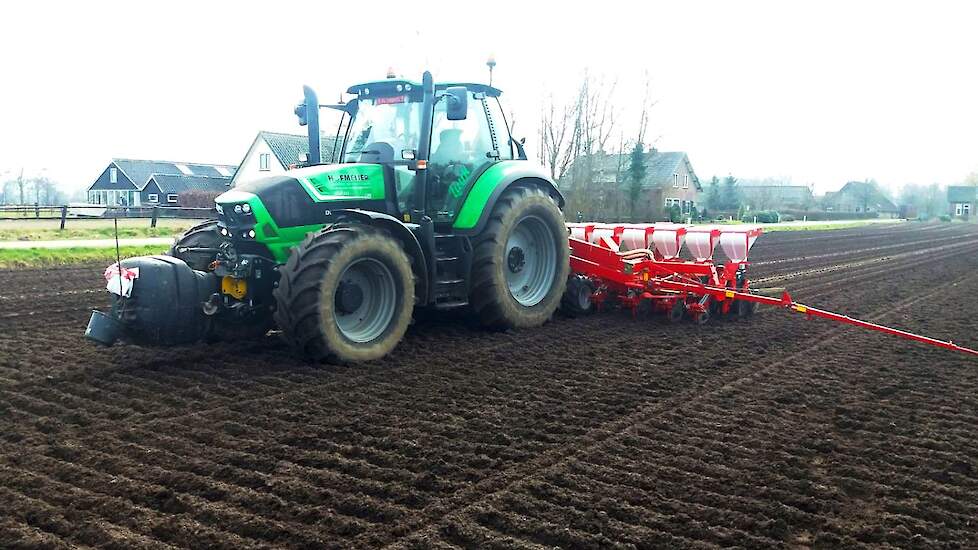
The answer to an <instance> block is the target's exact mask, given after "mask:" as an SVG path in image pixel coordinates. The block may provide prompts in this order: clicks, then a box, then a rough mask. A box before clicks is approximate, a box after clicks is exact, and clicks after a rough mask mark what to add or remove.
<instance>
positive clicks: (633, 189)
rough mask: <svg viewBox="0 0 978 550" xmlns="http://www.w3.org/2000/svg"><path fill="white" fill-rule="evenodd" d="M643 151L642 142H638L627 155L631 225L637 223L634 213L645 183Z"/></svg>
mask: <svg viewBox="0 0 978 550" xmlns="http://www.w3.org/2000/svg"><path fill="white" fill-rule="evenodd" d="M644 149H645V148H644V146H643V145H642V142H641V141H639V142H637V143H635V147H632V152H631V153H630V154H629V155H628V202H629V208H630V212H631V218H632V223H635V222H637V221H639V220H637V219H636V212H637V209H638V204H639V199H640V198H641V195H642V183H643V182H644V181H645V151H644Z"/></svg>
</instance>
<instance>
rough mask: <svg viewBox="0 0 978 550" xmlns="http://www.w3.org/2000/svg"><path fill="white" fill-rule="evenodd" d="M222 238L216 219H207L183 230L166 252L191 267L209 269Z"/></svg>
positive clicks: (199, 269)
mask: <svg viewBox="0 0 978 550" xmlns="http://www.w3.org/2000/svg"><path fill="white" fill-rule="evenodd" d="M224 240H225V238H224V237H223V236H222V235H221V233H220V229H219V228H218V227H217V220H208V221H206V222H204V223H202V224H199V225H195V226H193V227H191V228H190V229H188V230H187V231H185V232H184V234H183V235H181V236H180V237H179V238H178V239H177V240H176V242H174V243H173V246H171V247H170V250H169V251H168V252H167V253H166V254H167V256H173V257H174V258H180V259H181V260H183V261H184V262H186V263H187V265H189V266H190V267H191V269H196V270H197V271H209V270H210V265H211V262H213V261H214V258H215V257H217V249H218V247H220V246H221V243H222V242H223V241H224Z"/></svg>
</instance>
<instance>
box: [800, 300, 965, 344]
mask: <svg viewBox="0 0 978 550" xmlns="http://www.w3.org/2000/svg"><path fill="white" fill-rule="evenodd" d="M788 308H789V309H791V310H792V311H797V312H798V313H804V314H806V315H810V316H814V317H823V318H825V319H831V320H833V321H838V322H840V323H846V324H849V325H854V326H857V327H862V328H868V329H869V330H875V331H878V332H882V333H884V334H892V335H894V336H899V337H900V338H906V339H907V340H914V341H916V342H923V343H924V344H930V345H932V346H937V347H939V348H944V349H949V350H953V351H961V352H964V353H970V354H971V355H978V351H976V350H973V349H970V348H966V347H964V346H959V345H957V344H955V343H954V342H951V341H950V340H948V341H947V342H945V341H944V340H938V339H936V338H930V337H928V336H921V335H919V334H914V333H912V332H907V331H905V330H900V329H895V328H890V327H884V326H883V325H877V324H876V323H870V322H869V321H863V320H860V319H853V318H852V317H849V316H848V315H840V314H838V313H832V312H831V311H825V310H823V309H818V308H814V307H809V306H806V305H804V304H798V303H792V304H791V305H790V306H788Z"/></svg>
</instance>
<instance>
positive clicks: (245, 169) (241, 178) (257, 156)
mask: <svg viewBox="0 0 978 550" xmlns="http://www.w3.org/2000/svg"><path fill="white" fill-rule="evenodd" d="M263 154H267V155H268V170H261V169H260V168H261V165H260V163H261V155H263ZM284 173H285V166H282V163H281V162H279V160H278V157H276V156H275V154H274V153H272V149H271V147H269V146H268V143H266V142H265V139H264V138H262V137H258V138H256V139H255V141H254V143H252V144H251V148H250V149H249V150H248V154H247V155H245V158H244V160H242V161H241V166H240V167H238V171H237V172H235V174H234V179H232V180H231V187H235V186H237V185H238V183H239V182H246V181H251V180H253V179H256V178H263V177H266V176H275V175H279V174H284Z"/></svg>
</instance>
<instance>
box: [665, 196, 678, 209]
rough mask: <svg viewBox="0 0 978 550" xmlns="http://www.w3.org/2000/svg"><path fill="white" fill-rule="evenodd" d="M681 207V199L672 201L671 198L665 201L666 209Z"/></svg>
mask: <svg viewBox="0 0 978 550" xmlns="http://www.w3.org/2000/svg"><path fill="white" fill-rule="evenodd" d="M681 205H682V200H681V199H673V198H667V199H666V208H670V207H673V206H680V207H681Z"/></svg>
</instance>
